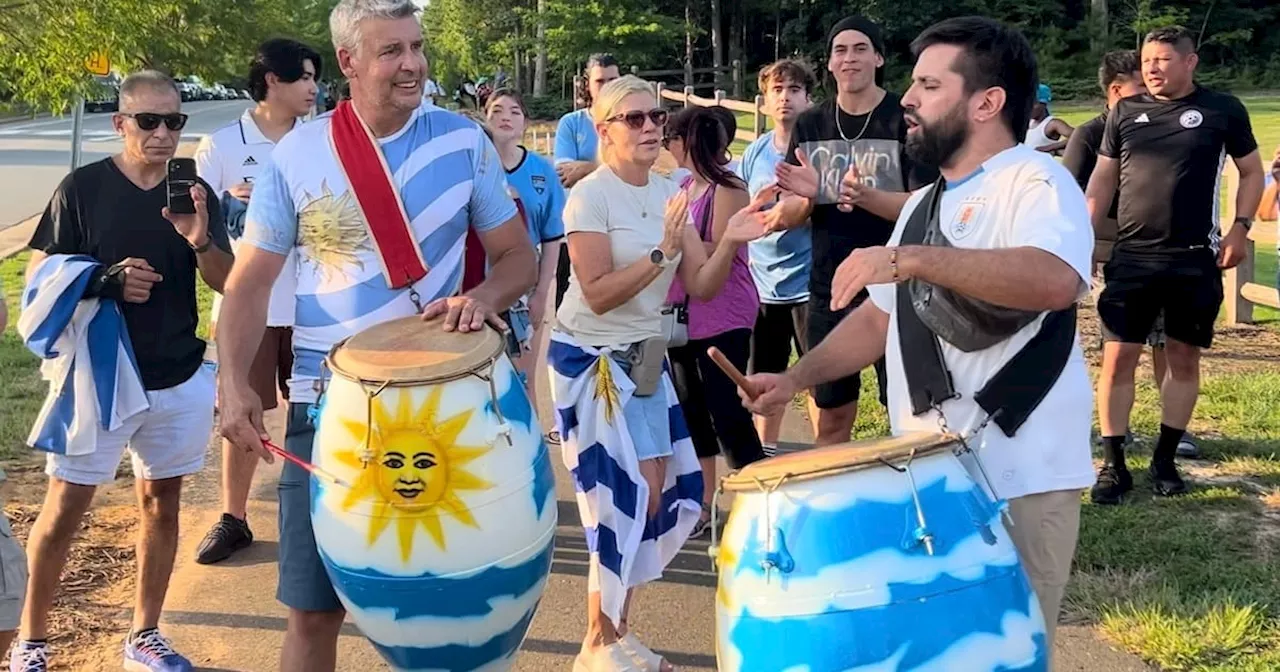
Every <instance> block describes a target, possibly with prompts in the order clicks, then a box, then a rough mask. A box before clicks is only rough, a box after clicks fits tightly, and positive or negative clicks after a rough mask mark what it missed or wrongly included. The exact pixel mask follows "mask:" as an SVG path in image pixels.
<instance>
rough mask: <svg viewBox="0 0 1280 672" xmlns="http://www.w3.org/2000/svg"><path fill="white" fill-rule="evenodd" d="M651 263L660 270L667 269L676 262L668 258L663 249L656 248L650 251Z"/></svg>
mask: <svg viewBox="0 0 1280 672" xmlns="http://www.w3.org/2000/svg"><path fill="white" fill-rule="evenodd" d="M649 261H650V262H652V263H653V265H654V266H657V267H658V268H666V267H668V266H670V265H671V262H673V261H675V259H674V258H667V253H666V252H663V251H662V248H661V247H655V248H653V249H651V250H649Z"/></svg>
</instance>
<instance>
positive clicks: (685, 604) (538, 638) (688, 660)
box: [110, 391, 1149, 672]
mask: <svg viewBox="0 0 1280 672" xmlns="http://www.w3.org/2000/svg"><path fill="white" fill-rule="evenodd" d="M538 401H539V404H538V406H539V416H540V417H541V418H544V419H547V418H551V417H552V416H551V413H550V410H551V409H550V405H549V401H548V396H547V395H546V393H545V391H544V392H543V393H542V394H540V395H539V400H538ZM281 417H282V416H281V414H280V413H279V411H274V412H272V413H271V414H269V416H268V421H269V425H268V429H269V430H270V431H271V433H272V435H273V436H276V437H280V436H282V435H283V431H282V430H283V427H282V419H281ZM788 418H789V422H788V423H787V426H786V427H785V428H784V438H788V439H791V440H793V441H809V440H810V437H811V433H810V431H809V429H808V425H807V422H806V421H805V420H803V418H802V417H801V416H799V415H798V414H797V413H791V414H789V415H788ZM553 462H554V463H555V464H556V494H557V499H558V500H559V514H560V527H559V530H558V535H557V538H556V551H555V559H554V562H553V565H552V575H551V578H550V580H549V582H548V585H547V590H546V594H545V596H544V598H543V600H542V604H541V606H540V607H539V609H538V614H537V617H536V618H535V619H534V621H533V625H532V628H531V630H530V632H529V636H528V638H527V639H526V640H525V643H524V647H523V652H522V653H521V655H520V657H519V659H518V662H517V664H516V668H515V669H516V670H518V671H520V672H549V671H551V670H557V671H558V670H569V669H570V667H571V665H572V660H573V656H574V655H575V654H576V653H577V650H578V647H579V644H580V641H581V637H582V634H583V631H584V628H585V622H586V620H585V613H584V612H585V609H584V596H585V590H586V569H587V553H586V546H585V541H584V539H583V535H582V530H581V528H580V527H579V524H578V515H577V511H576V508H575V505H574V503H573V491H572V486H571V484H570V480H569V476H568V474H567V472H566V471H565V470H564V468H563V466H562V465H561V464H560V461H559V460H558V459H555V460H553ZM218 464H219V461H218V457H217V453H216V451H215V450H214V445H213V442H211V452H210V460H209V463H208V465H209V468H208V469H206V471H205V472H204V473H203V474H202V475H201V477H200V478H198V479H196V480H195V481H194V482H193V483H192V484H191V485H190V487H189V488H188V492H187V494H186V495H185V497H186V499H185V500H184V501H185V506H186V509H185V513H184V514H183V517H182V525H183V528H182V529H183V539H182V544H181V548H180V550H179V557H178V565H177V568H176V570H175V573H174V580H173V586H172V588H171V589H170V592H169V599H168V603H167V610H166V614H165V619H164V628H165V631H166V633H167V634H168V635H170V636H171V637H173V638H174V640H175V642H176V644H177V645H178V646H179V647H180V649H181V650H182V651H184V652H185V653H187V655H189V656H191V658H192V662H194V663H195V664H196V665H197V667H198V668H199V669H201V670H205V671H206V672H229V671H233V670H234V671H237V672H270V671H271V670H274V669H276V666H277V665H278V656H279V651H280V647H281V643H282V641H283V637H284V630H285V610H284V609H283V608H282V607H281V606H280V605H279V604H278V603H277V602H276V601H275V597H274V596H275V584H276V565H275V558H276V552H277V548H278V547H277V535H276V525H275V519H276V518H275V517H276V506H275V501H276V497H275V482H276V478H277V476H278V474H279V466H271V467H264V468H262V469H259V471H258V474H257V477H256V479H255V485H254V488H253V492H252V496H251V502H250V507H249V520H250V523H251V524H252V526H253V529H254V531H255V534H256V535H257V538H258V541H257V542H256V543H255V544H254V545H253V546H252V547H251V548H250V549H249V550H247V551H246V552H244V553H243V554H242V555H240V556H238V557H237V558H236V559H235V560H233V561H231V562H228V563H226V564H220V565H216V566H212V567H204V566H200V565H197V564H195V562H194V561H193V560H192V558H193V557H194V554H195V547H196V545H197V544H198V543H199V540H200V538H201V537H202V536H203V534H204V532H205V531H206V530H207V529H208V528H209V526H210V525H212V524H213V522H214V521H215V520H216V518H217V516H218V515H219V505H218V501H217V497H218V495H217V478H218V469H217V465H218ZM721 467H722V469H723V464H722V465H721ZM707 546H708V543H707V541H706V540H702V541H694V542H690V543H689V544H688V546H687V547H686V550H685V551H684V552H682V553H681V554H680V555H679V556H678V557H677V559H676V561H675V562H674V563H673V564H672V566H671V568H670V569H669V570H668V571H667V573H666V575H665V577H664V578H663V580H662V581H659V582H657V583H655V584H653V585H651V586H649V587H647V588H645V589H643V590H641V591H639V592H638V593H637V597H636V601H635V604H634V606H633V627H634V628H635V629H636V631H637V632H638V633H639V634H640V636H641V637H642V638H643V639H644V640H645V641H646V642H647V643H649V645H650V646H652V647H653V648H654V649H655V650H657V651H659V652H661V653H663V654H664V655H665V656H667V658H668V659H669V660H671V661H672V662H673V663H675V664H676V665H678V666H679V667H680V668H681V669H682V670H699V671H710V670H714V669H715V646H714V641H713V633H714V620H713V611H712V604H713V598H714V590H715V589H714V586H715V575H714V573H713V572H712V569H711V564H710V561H709V560H708V558H707V556H706V549H707ZM1060 632H1061V636H1060V638H1059V643H1058V656H1059V664H1058V672H1143V671H1145V670H1148V669H1149V668H1148V667H1147V666H1145V665H1143V664H1141V663H1140V662H1139V661H1137V659H1135V658H1133V657H1132V656H1129V655H1125V654H1120V653H1117V652H1115V651H1112V650H1111V649H1110V648H1109V647H1108V646H1107V645H1105V644H1103V643H1102V642H1100V641H1099V640H1098V639H1097V638H1096V637H1095V636H1094V635H1093V633H1092V631H1091V630H1089V629H1087V628H1078V627H1071V628H1064V629H1062V630H1060ZM110 655H111V656H114V655H116V652H115V650H114V649H112V651H111V652H110ZM338 669H339V670H359V671H361V672H374V671H378V670H386V669H388V668H387V667H386V665H385V664H384V663H383V662H382V661H381V659H380V658H379V657H378V656H377V654H376V653H375V652H374V651H373V648H372V647H371V646H370V645H369V644H368V643H367V641H366V640H365V639H364V638H363V637H362V636H361V635H360V634H359V632H358V631H357V630H356V629H355V627H354V626H352V625H350V624H348V626H347V628H346V629H345V631H344V634H343V636H342V639H341V642H340V645H339V664H338Z"/></svg>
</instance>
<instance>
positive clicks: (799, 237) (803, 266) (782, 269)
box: [737, 131, 813, 303]
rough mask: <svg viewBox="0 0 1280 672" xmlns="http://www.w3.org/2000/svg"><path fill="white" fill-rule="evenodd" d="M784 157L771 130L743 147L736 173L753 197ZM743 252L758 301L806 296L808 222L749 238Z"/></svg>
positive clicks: (771, 178)
mask: <svg viewBox="0 0 1280 672" xmlns="http://www.w3.org/2000/svg"><path fill="white" fill-rule="evenodd" d="M785 158H786V157H785V156H784V155H783V153H781V152H779V151H778V150H777V148H775V147H774V146H773V131H769V132H768V133H765V134H764V135H762V136H760V137H759V138H756V141H755V142H753V143H751V144H750V145H748V146H747V149H746V151H744V152H743V153H742V163H741V165H740V166H739V167H738V171H737V172H738V176H739V177H741V178H742V179H743V181H744V182H746V183H747V190H748V191H749V192H751V196H752V197H753V198H754V197H755V195H756V194H757V193H759V192H760V190H761V189H763V188H765V187H766V186H768V185H769V184H771V183H773V182H774V181H775V180H776V179H777V177H776V168H777V166H778V164H779V163H781V162H782V161H783V160H784V159H785ZM747 253H748V256H749V257H750V259H751V264H750V265H751V278H752V279H753V280H755V282H756V292H757V293H758V294H759V295H760V301H761V303H798V302H801V301H805V300H807V299H808V298H809V267H810V266H811V265H812V263H813V240H812V236H811V235H810V229H809V225H808V224H806V225H804V226H800V227H797V228H794V229H788V230H786V231H776V232H774V233H770V234H769V235H767V236H765V237H763V238H761V239H759V240H753V241H751V243H749V244H748V246H747Z"/></svg>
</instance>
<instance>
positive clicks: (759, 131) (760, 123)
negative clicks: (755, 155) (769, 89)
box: [753, 95, 764, 137]
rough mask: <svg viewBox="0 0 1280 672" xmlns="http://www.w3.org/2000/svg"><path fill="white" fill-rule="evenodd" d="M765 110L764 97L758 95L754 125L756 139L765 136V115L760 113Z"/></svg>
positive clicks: (756, 97)
mask: <svg viewBox="0 0 1280 672" xmlns="http://www.w3.org/2000/svg"><path fill="white" fill-rule="evenodd" d="M763 109H764V96H760V95H756V96H755V119H754V124H753V128H754V131H755V137H760V136H763V134H764V113H762V111H760V110H763Z"/></svg>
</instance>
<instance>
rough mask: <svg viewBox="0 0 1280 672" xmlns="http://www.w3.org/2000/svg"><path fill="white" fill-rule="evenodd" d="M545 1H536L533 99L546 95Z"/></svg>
mask: <svg viewBox="0 0 1280 672" xmlns="http://www.w3.org/2000/svg"><path fill="white" fill-rule="evenodd" d="M546 11H547V0H538V29H537V30H538V34H537V39H538V52H537V56H536V57H535V59H534V63H533V97H534V98H537V97H539V96H545V95H547V20H546V19H545V18H544V16H543V15H544V14H545V13H546Z"/></svg>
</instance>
